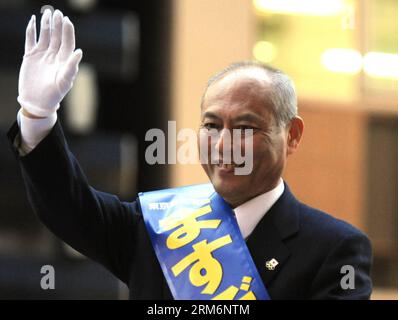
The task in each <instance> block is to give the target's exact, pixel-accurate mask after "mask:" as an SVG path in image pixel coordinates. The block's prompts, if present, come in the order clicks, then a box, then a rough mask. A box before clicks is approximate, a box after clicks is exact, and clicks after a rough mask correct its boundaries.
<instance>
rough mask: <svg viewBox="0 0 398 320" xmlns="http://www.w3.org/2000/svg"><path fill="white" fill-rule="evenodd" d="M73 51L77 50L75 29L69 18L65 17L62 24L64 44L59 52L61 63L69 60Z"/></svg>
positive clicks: (62, 43)
mask: <svg viewBox="0 0 398 320" xmlns="http://www.w3.org/2000/svg"><path fill="white" fill-rule="evenodd" d="M73 50H75V28H74V27H73V24H72V22H71V21H70V20H69V18H68V17H64V18H63V24H62V42H61V47H60V49H59V52H58V56H59V61H66V60H68V58H69V56H70V55H71V54H72V52H73Z"/></svg>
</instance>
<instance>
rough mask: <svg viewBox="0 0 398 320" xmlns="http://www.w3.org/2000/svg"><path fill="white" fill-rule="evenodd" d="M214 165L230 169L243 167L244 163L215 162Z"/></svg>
mask: <svg viewBox="0 0 398 320" xmlns="http://www.w3.org/2000/svg"><path fill="white" fill-rule="evenodd" d="M215 166H217V167H218V168H221V169H225V170H232V169H234V168H243V167H244V166H245V163H242V164H236V163H230V164H226V163H218V164H215Z"/></svg>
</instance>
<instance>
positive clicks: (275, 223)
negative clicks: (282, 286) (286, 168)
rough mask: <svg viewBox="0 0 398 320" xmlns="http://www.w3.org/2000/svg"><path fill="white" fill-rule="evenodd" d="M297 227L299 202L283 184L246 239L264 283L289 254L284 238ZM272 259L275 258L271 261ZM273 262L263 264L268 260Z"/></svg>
mask: <svg viewBox="0 0 398 320" xmlns="http://www.w3.org/2000/svg"><path fill="white" fill-rule="evenodd" d="M298 229H299V215H298V201H297V200H296V199H295V198H294V196H293V195H292V194H291V192H290V190H289V188H288V186H287V185H286V184H285V191H284V192H283V194H282V196H281V197H280V198H279V199H278V201H277V202H276V203H275V204H274V205H273V206H272V208H271V209H270V210H269V211H268V212H267V214H266V215H265V216H264V217H263V219H261V221H260V222H259V224H258V225H257V226H256V228H255V229H254V230H253V232H252V234H251V235H250V237H249V238H248V240H247V246H248V248H249V251H250V253H251V255H252V257H253V260H254V263H255V265H256V266H257V269H258V271H259V273H260V276H261V278H262V280H263V282H264V283H265V285H266V286H267V285H269V283H270V282H271V281H272V280H273V279H274V278H275V276H276V275H277V274H278V272H279V270H280V269H281V268H282V267H283V264H284V263H285V262H286V261H287V260H288V258H289V256H290V250H289V248H288V247H287V246H286V244H285V243H284V240H285V239H287V238H289V237H291V236H293V235H294V234H295V233H296V232H297V231H298ZM273 259H274V260H273ZM270 261H273V262H274V265H275V262H277V265H276V266H275V267H274V268H273V267H272V262H271V264H268V265H266V263H267V262H270Z"/></svg>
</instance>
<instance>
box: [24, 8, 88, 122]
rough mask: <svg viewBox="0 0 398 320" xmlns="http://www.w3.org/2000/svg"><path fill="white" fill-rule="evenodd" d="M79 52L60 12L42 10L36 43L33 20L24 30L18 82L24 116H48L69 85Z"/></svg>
mask: <svg viewBox="0 0 398 320" xmlns="http://www.w3.org/2000/svg"><path fill="white" fill-rule="evenodd" d="M82 55H83V52H82V51H81V50H80V49H78V50H76V51H75V31H74V28H73V24H72V23H71V22H70V20H69V18H68V17H64V16H63V14H62V12H61V11H59V10H55V12H54V14H52V13H51V11H50V10H48V9H47V10H45V11H44V14H43V16H42V19H41V27H40V38H39V41H38V42H37V43H36V17H35V16H34V15H33V16H32V18H31V19H30V21H29V23H28V26H27V28H26V40H25V55H24V57H23V62H22V66H21V70H20V73H19V83H18V94H19V95H18V99H17V100H18V102H19V104H20V105H21V106H22V108H23V109H25V110H26V111H27V112H28V113H30V114H32V115H34V116H37V117H48V116H50V115H52V114H54V113H55V112H56V111H57V109H58V108H59V103H60V102H61V100H62V99H63V98H64V97H65V95H66V94H67V93H68V91H69V90H70V89H71V88H72V86H73V81H74V79H75V77H76V74H77V72H78V65H79V62H80V60H81V58H82Z"/></svg>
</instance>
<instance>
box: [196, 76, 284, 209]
mask: <svg viewBox="0 0 398 320" xmlns="http://www.w3.org/2000/svg"><path fill="white" fill-rule="evenodd" d="M268 91H269V84H268V83H267V76H266V74H265V73H263V71H262V70H256V69H253V70H251V69H248V70H245V69H243V70H238V71H236V72H232V73H230V74H227V75H226V76H225V77H224V78H222V79H220V80H218V81H217V82H216V83H214V84H212V85H211V86H210V87H209V88H208V91H207V93H206V96H205V99H204V101H203V105H202V110H201V128H202V131H203V129H216V130H217V131H218V132H219V135H218V138H217V141H216V145H217V149H218V150H219V157H220V162H221V164H211V162H210V160H209V161H208V164H202V167H203V169H204V170H205V171H206V174H207V175H208V177H209V178H210V180H211V182H212V184H213V185H214V187H215V189H216V191H217V192H218V193H219V194H220V195H221V196H222V197H223V198H224V199H225V200H226V201H227V202H228V203H229V204H230V205H231V206H233V207H236V206H239V205H240V204H242V203H244V202H246V201H247V200H249V199H251V198H253V197H255V196H257V195H259V194H262V193H264V192H267V191H269V190H271V189H272V188H274V187H275V186H276V185H277V183H278V180H279V178H280V176H281V175H282V171H283V169H284V167H285V162H286V155H287V152H286V150H287V136H288V132H287V130H285V129H284V128H280V127H278V126H277V124H276V122H275V119H274V116H273V113H272V109H271V105H269V104H267V103H266V102H265V101H264V100H265V99H264V97H265V96H266V95H267V92H268ZM233 129H252V130H253V169H252V171H251V173H249V174H247V175H236V174H235V170H234V164H232V166H231V165H225V164H224V165H223V164H222V160H223V150H231V148H232V147H231V146H229V148H226V149H224V148H225V146H223V143H225V142H226V141H227V140H225V139H224V136H225V135H224V133H225V132H226V131H228V130H229V131H230V132H231V133H232V130H233ZM204 132H206V131H204ZM231 136H232V134H231ZM208 139H209V138H208V136H206V134H203V132H202V134H200V135H199V145H201V144H203V143H207V142H208ZM206 140H207V141H206ZM232 144H236V141H233V143H232ZM244 147H245V145H244V139H243V138H242V139H241V148H242V149H243V150H242V154H243V153H244ZM213 151H214V150H213ZM210 152H211V148H209V149H208V159H210Z"/></svg>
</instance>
